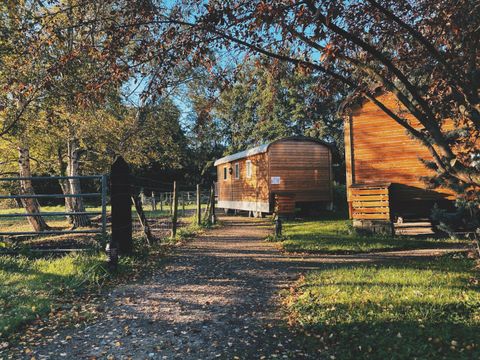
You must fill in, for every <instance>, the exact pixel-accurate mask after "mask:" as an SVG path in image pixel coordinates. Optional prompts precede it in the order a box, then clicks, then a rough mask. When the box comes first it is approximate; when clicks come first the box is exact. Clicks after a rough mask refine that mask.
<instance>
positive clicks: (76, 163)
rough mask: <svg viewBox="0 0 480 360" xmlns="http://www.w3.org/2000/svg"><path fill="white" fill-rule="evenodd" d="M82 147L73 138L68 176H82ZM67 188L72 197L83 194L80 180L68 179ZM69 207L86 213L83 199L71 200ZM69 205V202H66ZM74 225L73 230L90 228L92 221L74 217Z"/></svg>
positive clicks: (69, 154) (83, 217)
mask: <svg viewBox="0 0 480 360" xmlns="http://www.w3.org/2000/svg"><path fill="white" fill-rule="evenodd" d="M80 153H81V150H80V145H79V142H78V139H76V138H72V139H70V140H69V142H68V165H67V173H68V176H79V174H80V171H79V169H80ZM66 185H67V186H66V187H68V193H69V194H72V195H78V194H81V193H82V188H81V186H80V179H68V180H67V181H66ZM69 199H70V200H69V201H68V202H69V207H70V209H71V210H70V211H73V212H84V211H85V205H84V203H83V198H69ZM65 204H67V201H66V202H65ZM71 218H72V225H73V228H77V227H84V226H90V225H91V223H90V219H89V217H88V216H87V215H73V216H71Z"/></svg>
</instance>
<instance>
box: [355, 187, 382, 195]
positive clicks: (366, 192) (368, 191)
mask: <svg viewBox="0 0 480 360" xmlns="http://www.w3.org/2000/svg"><path fill="white" fill-rule="evenodd" d="M352 194H353V195H357V194H358V195H381V194H385V195H388V189H387V188H378V189H371V188H368V189H359V188H352Z"/></svg>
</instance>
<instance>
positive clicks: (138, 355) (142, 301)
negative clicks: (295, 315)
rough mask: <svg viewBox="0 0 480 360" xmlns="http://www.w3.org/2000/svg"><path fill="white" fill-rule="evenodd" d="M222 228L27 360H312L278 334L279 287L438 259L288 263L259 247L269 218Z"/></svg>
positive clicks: (312, 353)
mask: <svg viewBox="0 0 480 360" xmlns="http://www.w3.org/2000/svg"><path fill="white" fill-rule="evenodd" d="M222 221H223V222H224V224H225V226H224V227H222V228H219V229H215V230H211V231H208V232H207V234H206V235H204V236H202V237H201V238H199V239H197V240H195V241H193V242H191V243H189V244H187V245H185V246H182V247H180V248H178V249H177V250H176V253H174V254H172V255H171V256H170V259H169V261H168V262H167V265H166V266H165V267H162V268H159V269H158V270H157V271H156V272H155V273H154V274H153V275H152V276H150V277H148V278H147V279H144V280H143V281H142V282H141V283H135V284H130V285H124V286H119V287H117V288H115V289H114V290H113V291H112V293H111V294H110V298H109V301H108V303H107V305H106V306H105V307H104V315H103V316H102V317H100V319H98V320H97V321H95V322H94V323H92V324H90V325H88V326H86V327H78V328H69V329H64V330H61V331H60V332H59V333H55V334H54V335H53V340H52V341H51V342H46V343H43V344H42V343H39V344H37V345H36V346H33V347H32V346H30V347H29V353H28V354H27V355H25V354H23V356H24V358H28V359H32V358H35V359H63V358H65V359H130V358H131V359H215V358H220V359H269V358H288V359H297V358H312V359H314V358H315V359H316V358H319V355H320V354H319V353H317V352H316V348H315V345H314V343H315V339H309V345H308V346H306V345H305V344H304V343H303V342H302V341H303V340H302V337H300V336H299V337H296V336H295V335H294V334H292V333H290V332H288V330H287V329H285V328H283V326H282V324H283V322H282V320H281V319H282V316H281V314H280V313H279V311H278V308H279V307H278V292H279V290H281V289H285V288H287V287H288V286H290V285H291V284H292V283H293V281H295V280H296V279H297V278H298V277H299V276H300V274H301V273H302V272H305V271H308V270H312V269H318V268H320V267H325V266H328V264H339V263H346V262H370V261H385V260H390V259H394V258H402V257H404V256H432V255H436V254H437V253H436V250H428V251H427V252H425V253H413V254H412V252H408V254H405V253H404V252H392V253H388V254H385V253H383V254H369V255H352V256H350V255H344V256H340V255H339V256H322V257H307V258H303V257H301V256H300V255H298V256H286V255H284V254H282V253H280V252H279V251H277V250H276V248H275V244H272V243H266V242H264V241H263V239H264V238H265V237H266V236H267V234H268V233H269V232H270V231H271V228H272V226H271V223H270V224H269V223H268V222H267V221H266V220H259V219H249V218H240V217H236V218H234V217H225V218H222ZM17 355H18V356H19V357H20V355H19V353H17ZM19 357H15V358H19Z"/></svg>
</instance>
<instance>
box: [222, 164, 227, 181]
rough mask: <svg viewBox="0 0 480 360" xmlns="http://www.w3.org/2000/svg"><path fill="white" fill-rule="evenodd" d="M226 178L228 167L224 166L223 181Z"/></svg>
mask: <svg viewBox="0 0 480 360" xmlns="http://www.w3.org/2000/svg"><path fill="white" fill-rule="evenodd" d="M227 180H228V167H227V166H224V167H223V181H227Z"/></svg>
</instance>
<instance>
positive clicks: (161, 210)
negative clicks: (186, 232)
mask: <svg viewBox="0 0 480 360" xmlns="http://www.w3.org/2000/svg"><path fill="white" fill-rule="evenodd" d="M160 212H161V213H162V212H163V199H162V193H160Z"/></svg>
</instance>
